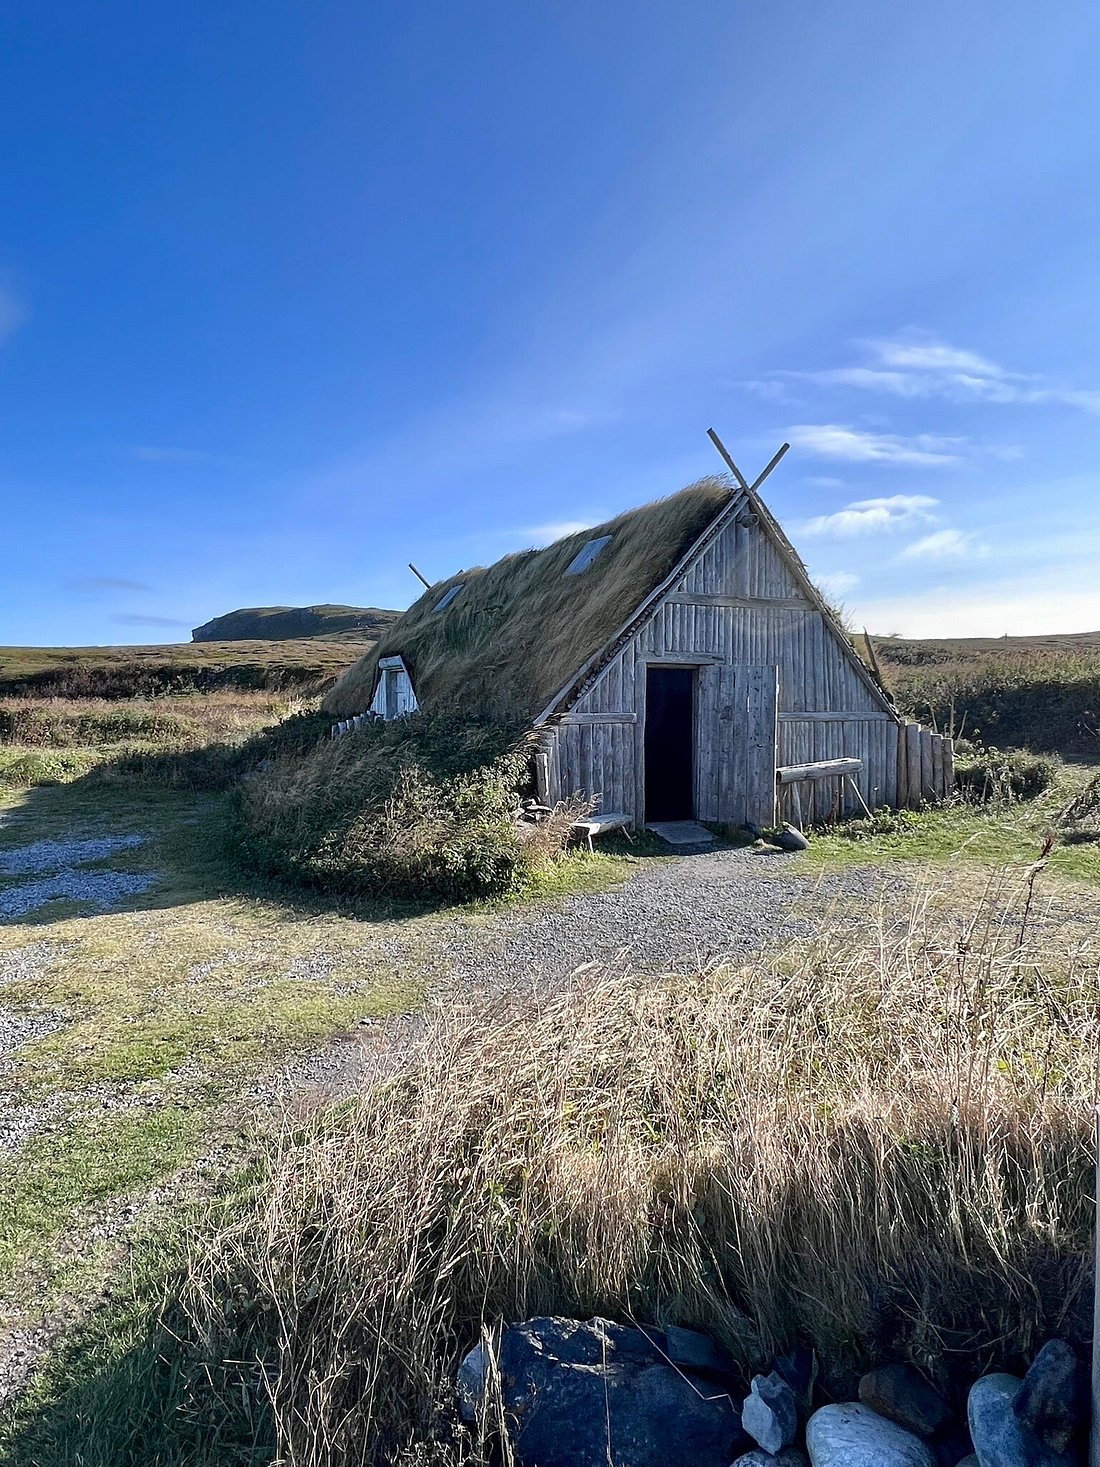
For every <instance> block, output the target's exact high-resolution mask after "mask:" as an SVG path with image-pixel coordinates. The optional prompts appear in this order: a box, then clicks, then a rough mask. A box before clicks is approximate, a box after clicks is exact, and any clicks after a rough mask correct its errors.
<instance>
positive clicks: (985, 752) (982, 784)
mask: <svg viewBox="0 0 1100 1467" xmlns="http://www.w3.org/2000/svg"><path fill="white" fill-rule="evenodd" d="M1057 775H1058V764H1057V761H1056V760H1054V759H1051V758H1047V757H1045V756H1044V755H1041V754H1029V753H1028V752H1027V750H1026V749H974V750H972V751H971V752H963V753H962V754H961V755H960V756H959V757H958V758H957V759H956V761H955V782H956V786H957V788H958V790H959V792H960V793H961V794H962V795H964V796H965V797H968V798H970V799H975V800H1033V799H1034V798H1035V797H1036V796H1037V795H1041V794H1043V792H1044V791H1045V790H1048V789H1050V787H1051V785H1052V784H1053V783H1054V781H1055V779H1056V778H1057Z"/></svg>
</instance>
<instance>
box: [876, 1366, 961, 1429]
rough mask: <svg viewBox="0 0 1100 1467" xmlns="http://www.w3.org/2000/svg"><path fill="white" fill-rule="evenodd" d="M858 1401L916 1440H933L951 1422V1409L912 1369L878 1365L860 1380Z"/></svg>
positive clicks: (936, 1391) (933, 1387)
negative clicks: (906, 1431) (893, 1422)
mask: <svg viewBox="0 0 1100 1467" xmlns="http://www.w3.org/2000/svg"><path fill="white" fill-rule="evenodd" d="M859 1399H860V1400H861V1401H862V1402H863V1404H864V1405H865V1406H870V1408H871V1410H872V1411H877V1412H878V1414H879V1415H880V1416H885V1417H886V1418H887V1420H889V1421H896V1422H897V1424H898V1425H899V1426H904V1427H905V1428H906V1429H907V1430H908V1431H915V1432H916V1433H917V1435H918V1436H935V1435H936V1433H937V1432H938V1431H942V1430H943V1428H944V1427H945V1426H946V1425H947V1423H948V1422H949V1421H950V1420H951V1408H950V1406H948V1404H947V1402H946V1401H945V1400H944V1398H943V1397H942V1396H941V1395H940V1393H939V1391H938V1390H936V1388H935V1386H931V1385H929V1384H928V1382H927V1381H926V1380H925V1378H924V1376H923V1375H921V1373H920V1371H919V1370H916V1369H914V1367H913V1366H912V1365H903V1364H900V1363H899V1364H895V1365H880V1366H879V1367H878V1369H877V1370H869V1371H868V1372H867V1374H866V1375H865V1376H863V1378H862V1379H861V1380H860V1383H859Z"/></svg>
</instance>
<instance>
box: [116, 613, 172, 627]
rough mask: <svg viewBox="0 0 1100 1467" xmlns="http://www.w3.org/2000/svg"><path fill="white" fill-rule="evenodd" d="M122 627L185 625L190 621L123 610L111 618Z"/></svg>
mask: <svg viewBox="0 0 1100 1467" xmlns="http://www.w3.org/2000/svg"><path fill="white" fill-rule="evenodd" d="M111 620H112V621H113V622H116V623H117V624H118V625H119V626H122V627H185V626H188V625H189V623H188V622H186V621H183V620H182V619H181V618H180V617H178V616H146V615H143V614H142V613H140V612H130V611H121V612H119V613H118V614H117V615H116V616H113V617H112V618H111Z"/></svg>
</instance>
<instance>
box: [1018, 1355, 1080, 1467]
mask: <svg viewBox="0 0 1100 1467" xmlns="http://www.w3.org/2000/svg"><path fill="white" fill-rule="evenodd" d="M1012 1409H1013V1410H1014V1411H1015V1413H1016V1415H1017V1416H1018V1417H1019V1419H1020V1420H1021V1421H1022V1422H1023V1423H1024V1425H1025V1426H1028V1427H1030V1428H1031V1430H1032V1431H1033V1432H1034V1433H1035V1435H1036V1436H1037V1437H1038V1438H1039V1440H1040V1441H1042V1442H1045V1443H1046V1445H1047V1446H1048V1447H1053V1448H1054V1450H1055V1451H1056V1452H1064V1451H1065V1450H1066V1449H1067V1447H1068V1446H1069V1444H1070V1443H1071V1442H1072V1441H1073V1439H1074V1437H1075V1436H1077V1434H1078V1433H1079V1432H1081V1431H1083V1430H1084V1427H1085V1422H1086V1421H1087V1419H1088V1409H1089V1384H1088V1375H1087V1373H1086V1371H1085V1367H1084V1364H1083V1363H1082V1361H1080V1360H1078V1358H1077V1356H1076V1354H1075V1353H1074V1351H1073V1349H1072V1348H1071V1346H1069V1345H1067V1344H1066V1342H1065V1340H1048V1341H1047V1343H1046V1344H1045V1345H1044V1346H1043V1348H1042V1349H1041V1350H1040V1351H1039V1353H1038V1355H1036V1357H1035V1359H1034V1361H1033V1362H1032V1366H1031V1369H1030V1370H1029V1371H1028V1372H1027V1374H1026V1375H1025V1376H1024V1383H1023V1386H1022V1387H1021V1388H1020V1394H1019V1395H1018V1396H1017V1397H1016V1400H1015V1403H1014V1405H1013V1408H1012Z"/></svg>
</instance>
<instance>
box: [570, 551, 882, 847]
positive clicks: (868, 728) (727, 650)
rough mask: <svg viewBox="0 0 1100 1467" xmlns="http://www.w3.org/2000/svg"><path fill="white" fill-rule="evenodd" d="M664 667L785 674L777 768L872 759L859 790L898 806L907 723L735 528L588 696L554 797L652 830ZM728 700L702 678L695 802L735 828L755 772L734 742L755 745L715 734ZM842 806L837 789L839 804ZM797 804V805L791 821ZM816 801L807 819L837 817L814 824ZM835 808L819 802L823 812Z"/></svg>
mask: <svg viewBox="0 0 1100 1467" xmlns="http://www.w3.org/2000/svg"><path fill="white" fill-rule="evenodd" d="M654 662H656V663H662V662H663V663H679V664H681V665H683V664H688V665H695V666H698V667H700V668H707V667H726V668H740V669H750V668H755V669H775V671H776V673H777V676H778V685H779V703H778V723H777V737H776V745H777V747H776V762H777V763H778V764H780V765H786V764H803V763H809V762H812V761H815V760H821V759H837V758H842V757H846V756H851V757H855V758H858V759H861V760H862V761H863V770H862V773H861V774H860V775H859V777H858V783H859V788H860V792H861V794H862V795H863V798H864V800H866V802H867V803H868V805H870V806H871V807H872V808H874V807H875V806H882V805H894V804H896V803H897V801H898V770H899V752H898V751H899V742H898V735H899V726H898V723H897V720H896V719H895V717H894V715H893V714H892V713H890V712H889V711H888V710H887V708H886V706H885V705H884V702H883V700H882V698H881V697H880V696H879V695H878V693H877V690H875V689H874V687H873V686H872V685H871V683H870V679H869V678H867V677H864V676H862V675H861V671H860V668H859V667H858V666H857V665H856V664H855V661H854V659H853V657H852V655H851V653H850V652H849V651H846V650H845V648H844V646H843V645H842V644H841V641H840V638H839V635H838V633H836V632H835V631H834V630H833V628H832V627H831V626H830V625H829V623H828V621H827V619H826V618H825V617H824V616H823V615H822V614H821V612H820V611H818V610H817V608H816V607H815V606H814V605H813V604H812V603H811V602H810V601H809V600H808V598H807V597H806V595H805V594H804V592H803V590H802V587H801V585H800V583H799V581H798V580H797V579H796V577H795V576H794V574H793V573H792V571H791V570H790V569H789V567H788V565H787V563H786V561H785V560H784V558H783V556H782V554H781V553H780V551H779V549H778V548H777V547H776V546H775V545H774V544H773V542H772V541H771V539H770V538H769V537H767V536H766V535H765V533H764V532H763V531H762V530H761V529H760V528H759V526H757V525H746V524H741V523H735V524H731V525H730V526H728V527H727V528H726V529H725V530H724V531H723V532H722V533H721V534H720V535H719V536H717V538H716V539H715V540H714V541H713V542H712V543H711V544H710V545H709V546H708V547H707V548H706V549H705V550H704V551H703V552H702V553H701V554H700V555H699V557H698V558H697V559H696V561H695V562H694V563H693V564H692V565H691V567H690V568H689V569H688V570H687V571H686V572H685V574H684V575H683V576H681V578H680V579H679V581H677V582H676V583H675V584H674V585H673V586H672V587H671V588H670V589H669V591H668V592H667V593H666V595H665V596H664V597H663V598H662V600H661V601H660V602H659V603H658V604H657V605H656V606H655V607H654V608H653V610H652V612H651V613H650V614H649V616H648V618H647V619H646V621H645V622H644V624H643V625H642V626H641V627H640V628H639V629H638V630H637V631H636V632H635V633H634V634H633V635H632V636H630V638H629V639H628V640H627V641H626V643H625V645H624V646H623V647H622V649H621V650H620V651H619V652H618V653H617V654H616V655H615V656H613V657H612V658H611V660H610V661H609V663H608V664H607V665H606V667H604V668H603V669H602V671H600V672H599V673H598V674H597V675H596V676H595V677H594V679H593V680H592V682H591V683H590V685H589V686H588V687H586V688H583V689H582V691H581V693H580V695H579V697H578V698H577V699H576V701H575V702H574V704H573V706H572V707H571V708H570V710H569V712H568V713H566V714H564V715H563V716H562V718H561V720H560V722H558V723H557V725H556V730H555V729H547V730H546V731H545V734H544V742H545V745H546V749H547V753H548V755H549V770H550V790H551V791H552V792H553V793H555V794H556V795H562V796H568V795H570V794H572V793H575V792H580V793H583V794H585V795H587V796H591V797H594V798H598V799H599V801H600V807H601V808H602V809H603V810H605V811H612V810H615V811H621V812H623V813H624V814H626V815H629V816H630V817H631V818H632V820H633V821H634V822H635V823H636V824H640V823H641V822H642V820H643V818H644V812H643V809H642V805H643V800H644V769H643V752H644V743H643V738H644V724H645V687H646V669H647V667H648V666H649V665H650V664H651V663H654ZM714 686H717V684H715V683H713V680H710V681H709V682H708V679H707V678H706V677H705V675H703V674H701V675H700V677H699V680H698V684H697V692H696V751H695V753H696V757H695V770H696V790H695V793H696V814H697V815H698V817H699V818H700V819H703V820H718V819H721V818H723V815H722V813H721V812H720V807H719V805H720V802H719V791H720V790H721V789H723V788H728V780H729V768H737V767H744V765H743V764H742V763H740V761H739V759H738V756H737V755H736V753H733V752H731V750H730V739H731V738H732V739H733V740H737V739H738V738H744V739H747V738H750V737H751V736H752V730H750V729H738V728H736V727H732V728H730V729H729V733H728V734H726V733H722V734H721V735H720V734H719V731H717V730H716V729H715V727H714V726H713V721H714V718H715V716H716V709H717V703H716V702H715V699H714V698H713V697H712V696H711V695H710V692H709V691H708V687H714ZM903 742H904V731H903ZM725 764H728V765H729V768H727V769H725V770H724V771H723V769H722V768H721V767H719V766H722V765H725ZM723 779H724V780H725V781H726V784H725V785H723V783H722V781H723ZM835 794H836V792H835V787H834V788H832V789H831V790H830V792H829V799H830V800H833V799H835ZM789 798H790V797H789V794H787V795H785V796H784V804H783V806H782V809H781V814H783V815H784V817H785V816H786V814H787V809H788V803H789ZM802 798H803V816H804V818H805V819H807V820H809V819H811V818H819V817H822V816H824V815H827V814H828V813H829V811H828V809H822V808H813V807H811V809H809V810H807V809H806V808H805V804H806V796H805V795H803V796H802ZM810 798H811V800H812V796H811V797H810ZM824 798H825V796H824V794H819V803H820V802H821V801H823V800H824ZM840 808H841V813H845V814H846V813H851V811H852V810H854V809H855V808H858V801H857V800H856V797H855V795H854V794H853V793H852V792H851V790H850V789H846V790H845V791H844V793H843V796H842V799H841V806H840Z"/></svg>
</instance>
